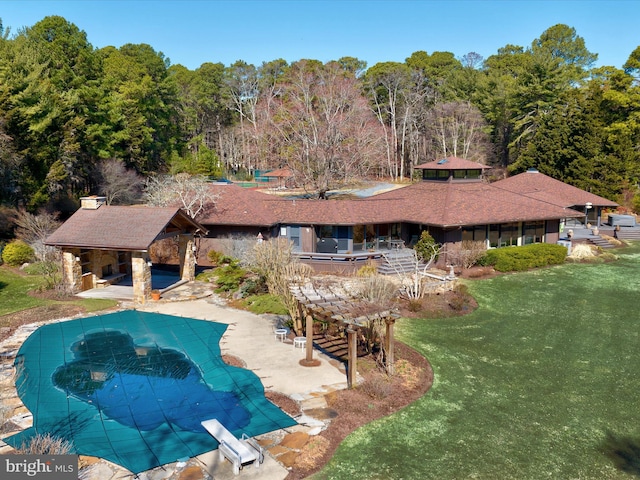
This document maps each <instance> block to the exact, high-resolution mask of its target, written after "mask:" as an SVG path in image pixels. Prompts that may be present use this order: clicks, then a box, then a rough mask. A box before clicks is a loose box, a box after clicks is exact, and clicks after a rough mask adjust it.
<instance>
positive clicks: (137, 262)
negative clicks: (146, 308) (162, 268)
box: [131, 252, 151, 303]
mask: <svg viewBox="0 0 640 480" xmlns="http://www.w3.org/2000/svg"><path fill="white" fill-rule="evenodd" d="M150 263H151V261H150V259H149V255H148V254H147V252H133V253H132V254H131V277H132V279H133V301H134V302H135V303H146V301H147V300H148V299H149V298H150V297H151V266H150V265H149V264H150Z"/></svg>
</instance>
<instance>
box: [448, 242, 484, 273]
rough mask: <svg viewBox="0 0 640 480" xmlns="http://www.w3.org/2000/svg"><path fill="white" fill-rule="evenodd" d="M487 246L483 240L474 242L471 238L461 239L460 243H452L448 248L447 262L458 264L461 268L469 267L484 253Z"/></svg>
mask: <svg viewBox="0 0 640 480" xmlns="http://www.w3.org/2000/svg"><path fill="white" fill-rule="evenodd" d="M486 251H487V247H486V245H485V243H484V242H479V241H478V242H474V241H472V240H463V241H462V242H460V243H456V244H454V245H452V246H451V247H450V248H449V249H448V250H447V254H448V259H449V263H451V264H452V265H458V266H461V267H462V268H471V267H473V266H474V265H475V264H476V263H478V260H480V258H482V256H483V255H484V254H485V253H486Z"/></svg>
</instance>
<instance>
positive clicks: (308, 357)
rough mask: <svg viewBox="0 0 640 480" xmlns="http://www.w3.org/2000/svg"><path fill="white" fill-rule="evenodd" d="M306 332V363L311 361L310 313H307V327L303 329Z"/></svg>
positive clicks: (311, 327) (311, 324)
mask: <svg viewBox="0 0 640 480" xmlns="http://www.w3.org/2000/svg"><path fill="white" fill-rule="evenodd" d="M305 330H306V332H305V333H306V337H307V343H306V345H305V346H306V349H307V356H306V358H305V361H306V362H311V361H312V360H313V316H311V314H310V313H307V325H306V327H305Z"/></svg>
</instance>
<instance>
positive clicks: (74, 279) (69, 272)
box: [62, 250, 82, 293]
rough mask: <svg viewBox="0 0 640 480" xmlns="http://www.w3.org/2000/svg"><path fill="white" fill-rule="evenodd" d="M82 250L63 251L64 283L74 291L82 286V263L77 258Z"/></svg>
mask: <svg viewBox="0 0 640 480" xmlns="http://www.w3.org/2000/svg"><path fill="white" fill-rule="evenodd" d="M79 255H80V250H65V251H63V252H62V275H63V282H64V285H65V286H66V287H67V288H69V289H70V290H71V291H72V292H73V293H76V292H79V291H80V289H81V288H82V265H81V264H80V262H79V261H78V260H76V258H78V257H79Z"/></svg>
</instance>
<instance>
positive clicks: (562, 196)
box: [492, 170, 618, 207]
mask: <svg viewBox="0 0 640 480" xmlns="http://www.w3.org/2000/svg"><path fill="white" fill-rule="evenodd" d="M492 185H493V186H495V187H497V188H500V189H503V190H508V191H510V192H516V193H519V194H520V195H525V196H527V197H529V198H534V199H536V200H542V201H545V202H547V203H553V204H554V205H558V206H561V207H573V206H576V205H586V204H587V203H588V202H591V203H592V204H593V205H595V206H599V207H617V206H618V204H617V203H616V202H612V201H611V200H608V199H606V198H603V197H600V196H598V195H594V194H593V193H589V192H586V191H584V190H581V189H579V188H577V187H574V186H573V185H569V184H567V183H564V182H561V181H560V180H556V179H555V178H551V177H549V176H547V175H545V174H543V173H540V172H538V171H537V170H531V171H527V172H524V173H520V174H518V175H514V176H513V177H508V178H505V179H503V180H498V181H497V182H494V183H492Z"/></svg>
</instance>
